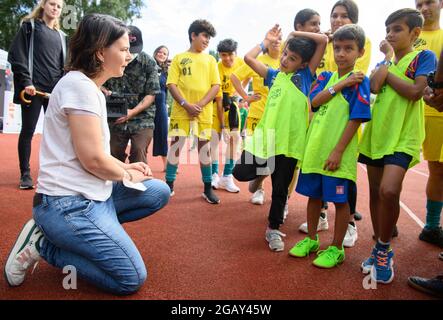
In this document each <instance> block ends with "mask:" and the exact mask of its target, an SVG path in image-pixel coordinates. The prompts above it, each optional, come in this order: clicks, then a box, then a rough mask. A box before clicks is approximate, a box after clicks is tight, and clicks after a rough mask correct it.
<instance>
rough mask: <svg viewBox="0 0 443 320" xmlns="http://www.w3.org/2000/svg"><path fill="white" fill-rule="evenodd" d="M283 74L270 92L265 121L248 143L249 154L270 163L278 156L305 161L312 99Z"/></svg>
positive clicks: (277, 78)
mask: <svg viewBox="0 0 443 320" xmlns="http://www.w3.org/2000/svg"><path fill="white" fill-rule="evenodd" d="M293 75H294V73H289V74H285V73H283V72H280V73H279V74H278V75H277V77H276V78H275V80H274V84H273V86H272V87H271V90H270V91H269V95H268V99H267V101H266V107H265V111H264V114H263V117H262V119H261V120H260V122H259V124H258V125H257V127H256V129H255V131H254V134H253V135H252V136H251V137H249V138H248V139H247V140H246V145H245V150H246V151H248V152H250V153H252V154H253V155H255V156H257V157H259V158H262V159H268V158H270V157H273V156H277V155H285V156H286V157H290V158H295V159H297V160H302V158H303V153H304V149H305V141H306V132H307V129H308V121H309V114H308V98H307V97H306V96H305V95H304V94H303V92H301V91H300V90H299V89H298V88H297V87H296V86H295V85H294V84H293V82H292V81H291V78H292V76H293Z"/></svg>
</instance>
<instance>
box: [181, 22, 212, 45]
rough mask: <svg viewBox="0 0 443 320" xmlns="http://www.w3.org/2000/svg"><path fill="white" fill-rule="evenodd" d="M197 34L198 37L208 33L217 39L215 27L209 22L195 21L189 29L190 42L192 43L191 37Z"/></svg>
mask: <svg viewBox="0 0 443 320" xmlns="http://www.w3.org/2000/svg"><path fill="white" fill-rule="evenodd" d="M193 32H194V33H195V35H196V36H198V35H199V34H200V33H202V32H206V33H207V34H208V35H210V36H211V37H215V36H216V34H217V32H216V31H215V28H214V26H213V25H212V24H211V23H210V22H209V21H207V20H195V21H194V22H193V23H191V25H190V26H189V29H188V35H189V42H192V38H191V35H192V33H193Z"/></svg>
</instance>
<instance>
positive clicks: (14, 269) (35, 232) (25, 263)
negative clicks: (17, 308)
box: [4, 219, 43, 287]
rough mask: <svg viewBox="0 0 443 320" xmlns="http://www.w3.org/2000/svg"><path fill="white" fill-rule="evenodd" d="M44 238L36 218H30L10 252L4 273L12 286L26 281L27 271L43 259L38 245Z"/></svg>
mask: <svg viewBox="0 0 443 320" xmlns="http://www.w3.org/2000/svg"><path fill="white" fill-rule="evenodd" d="M42 238H43V233H42V232H41V231H40V229H39V228H38V226H37V225H36V224H35V221H34V219H31V220H29V221H28V222H27V223H26V224H25V226H24V227H23V229H22V231H21V232H20V234H19V236H18V237H17V240H16V242H15V244H14V246H13V247H12V250H11V252H10V253H9V256H8V259H7V261H6V265H5V269H4V273H5V278H6V281H7V282H8V284H9V285H10V286H11V287H16V286H19V285H21V284H22V283H23V281H25V277H26V272H27V270H28V269H29V268H30V267H33V270H34V269H35V267H36V266H37V264H38V261H39V260H40V259H41V258H40V254H39V252H38V249H37V247H38V246H39V243H38V242H39V241H40V240H41V239H42Z"/></svg>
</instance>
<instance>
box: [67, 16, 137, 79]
mask: <svg viewBox="0 0 443 320" xmlns="http://www.w3.org/2000/svg"><path fill="white" fill-rule="evenodd" d="M125 33H129V30H128V28H127V26H126V25H125V24H124V23H123V21H121V20H119V19H116V18H114V17H111V16H108V15H104V14H96V13H94V14H88V15H86V16H85V17H84V18H83V19H82V20H81V21H80V24H79V26H78V28H77V30H76V31H75V33H74V35H73V36H72V39H71V41H70V42H69V60H68V64H67V68H66V69H67V70H68V71H73V70H79V71H82V72H83V73H84V74H85V75H86V76H88V77H89V78H95V77H96V76H97V75H98V74H99V73H100V72H101V71H102V62H101V61H100V60H99V59H98V57H97V52H98V51H100V50H101V49H104V48H108V47H110V46H111V45H112V44H113V43H114V42H115V41H117V40H118V39H120V38H121V37H122V36H123V35H124V34H125Z"/></svg>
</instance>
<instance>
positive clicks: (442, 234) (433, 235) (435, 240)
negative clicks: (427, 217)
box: [418, 227, 443, 248]
mask: <svg viewBox="0 0 443 320" xmlns="http://www.w3.org/2000/svg"><path fill="white" fill-rule="evenodd" d="M418 238H419V239H420V240H422V241H426V242H429V243H432V244H435V245H437V246H439V247H440V248H443V230H442V228H441V227H438V228H435V229H428V228H426V227H424V228H423V230H422V231H421V233H420V235H419V236H418Z"/></svg>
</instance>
